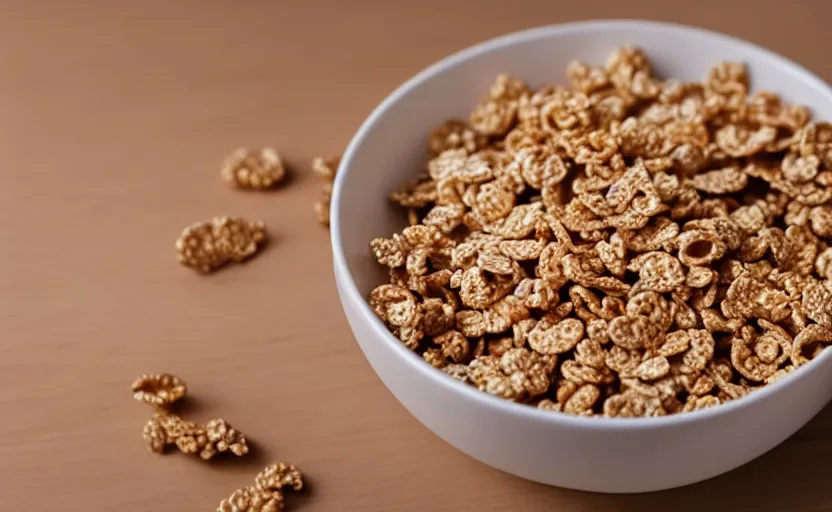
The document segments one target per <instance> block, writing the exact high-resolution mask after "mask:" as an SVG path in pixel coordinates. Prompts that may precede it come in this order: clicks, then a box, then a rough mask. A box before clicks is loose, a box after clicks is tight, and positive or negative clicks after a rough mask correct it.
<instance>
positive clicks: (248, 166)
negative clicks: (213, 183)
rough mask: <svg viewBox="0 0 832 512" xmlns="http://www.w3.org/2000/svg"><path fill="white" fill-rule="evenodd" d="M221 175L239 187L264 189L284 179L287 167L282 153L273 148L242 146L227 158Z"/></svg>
mask: <svg viewBox="0 0 832 512" xmlns="http://www.w3.org/2000/svg"><path fill="white" fill-rule="evenodd" d="M221 175H222V179H224V180H225V181H227V182H228V183H230V184H232V185H234V186H235V187H237V188H248V189H254V190H262V189H267V188H271V187H273V186H275V185H277V184H278V183H280V182H281V181H283V178H284V177H285V176H286V168H285V166H284V165H283V160H282V159H281V158H280V155H279V154H278V153H277V151H275V150H274V149H272V148H264V149H259V150H252V149H248V148H241V149H238V150H236V151H234V152H233V153H231V155H230V156H229V157H228V158H227V159H226V160H225V162H224V163H223V165H222V170H221Z"/></svg>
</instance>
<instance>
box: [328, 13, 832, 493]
mask: <svg viewBox="0 0 832 512" xmlns="http://www.w3.org/2000/svg"><path fill="white" fill-rule="evenodd" d="M622 44H635V45H637V46H639V47H641V48H643V49H644V50H645V51H646V52H647V54H648V56H649V58H650V59H651V61H652V63H653V65H654V69H655V70H656V72H657V74H658V75H659V76H663V77H667V78H670V77H673V78H679V79H683V80H695V81H698V80H701V79H702V78H703V77H704V75H705V73H706V72H707V70H708V69H709V68H710V67H711V66H713V65H714V64H715V63H717V62H719V61H722V60H736V61H743V62H745V63H747V64H748V66H749V70H750V74H751V81H752V86H753V87H754V88H755V89H767V90H771V91H774V92H776V93H780V94H782V95H784V96H785V97H786V98H787V99H788V100H790V101H795V102H799V103H802V104H805V105H808V106H810V107H811V108H812V109H813V110H814V112H813V113H814V115H815V116H816V118H819V119H832V90H830V88H829V87H828V86H827V85H826V84H825V83H824V82H822V81H821V80H820V79H818V78H817V77H815V76H814V75H812V74H811V73H809V72H808V71H807V70H805V69H803V68H801V67H800V66H798V65H796V64H794V63H792V62H790V61H788V60H786V59H785V58H783V57H780V56H778V55H775V54H774V53H771V52H769V51H767V50H764V49H762V48H760V47H757V46H754V45H752V44H750V43H747V42H744V41H740V40H738V39H734V38H732V37H728V36H725V35H720V34H716V33H713V32H708V31H705V30H700V29H696V28H688V27H683V26H678V25H669V24H662V23H652V22H643V21H597V22H582V23H571V24H566V25H555V26H550V27H543V28H539V29H533V30H529V31H524V32H520V33H516V34H511V35H508V36H504V37H500V38H498V39H494V40H492V41H488V42H486V43H483V44H480V45H477V46H474V47H472V48H469V49H467V50H464V51H462V52H460V53H457V54H455V55H453V56H451V57H448V58H446V59H444V60H442V61H441V62H439V63H438V64H435V65H433V66H431V67H430V68H428V69H427V70H425V71H423V72H421V73H419V74H418V75H416V76H415V77H414V78H412V79H411V80H409V81H408V82H407V83H405V84H404V85H403V86H401V87H400V88H399V89H397V90H396V91H395V92H394V93H393V94H391V95H390V96H389V97H388V98H387V99H385V100H384V101H383V102H382V103H381V105H379V106H378V108H376V110H375V111H374V112H373V113H372V114H371V115H370V117H369V118H368V119H367V120H366V121H365V122H364V124H363V125H362V126H361V129H360V130H359V131H358V133H357V134H356V135H355V138H354V139H353V140H352V142H351V143H350V145H349V147H348V149H347V151H346V153H345V155H344V158H343V160H342V163H341V167H340V171H339V174H338V178H337V180H336V182H335V192H334V197H333V201H332V250H333V256H334V265H335V277H336V281H337V284H338V291H339V293H340V295H341V302H342V303H343V307H344V311H345V312H346V316H347V319H348V320H349V324H350V326H351V328H352V331H353V333H354V334H355V337H356V339H357V340H358V343H359V345H360V346H361V349H362V350H363V351H364V354H365V356H366V357H367V360H368V361H369V362H370V364H371V365H372V367H373V369H374V370H375V371H376V373H377V374H378V376H379V377H380V378H381V380H382V381H383V382H384V384H385V385H386V386H387V387H388V389H390V391H391V392H392V393H393V394H394V395H395V396H396V398H397V399H398V400H399V401H400V402H401V403H402V405H404V406H405V407H406V408H407V410H408V411H410V412H411V413H412V414H413V415H414V416H415V417H416V418H417V419H418V420H419V421H420V422H422V423H423V424H424V425H425V426H426V427H427V428H429V429H430V430H431V431H433V432H434V433H435V434H436V435H438V436H439V437H441V438H442V439H444V440H445V441H447V442H448V443H450V444H451V445H453V446H455V447H456V448H458V449H459V450H461V451H463V452H465V453H467V454H468V455H470V456H472V457H474V458H476V459H478V460H480V461H482V462H484V463H486V464H488V465H490V466H493V467H495V468H498V469H501V470H503V471H506V472H509V473H512V474H515V475H518V476H520V477H523V478H527V479H530V480H535V481H538V482H542V483H546V484H551V485H557V486H561V487H569V488H573V489H581V490H588V491H599V492H619V493H620V492H645V491H655V490H660V489H666V488H671V487H677V486H681V485H685V484H690V483H693V482H697V481H700V480H704V479H707V478H710V477H713V476H716V475H718V474H720V473H723V472H725V471H729V470H731V469H733V468H736V467H737V466H740V465H742V464H745V463H746V462H748V461H750V460H752V459H754V458H756V457H758V456H760V455H762V454H763V453H765V452H766V451H768V450H770V449H771V448H773V447H775V446H776V445H778V444H779V443H781V442H782V441H784V440H785V439H786V438H788V437H789V436H790V435H792V434H793V433H794V432H795V431H797V430H798V429H799V428H800V427H801V426H803V425H804V424H805V423H806V422H808V421H809V420H810V419H811V418H812V417H813V416H814V415H815V414H817V413H818V412H819V411H820V410H821V409H822V408H823V407H824V405H825V404H826V403H827V402H829V400H830V398H832V350H826V351H824V353H823V354H822V355H821V356H819V357H818V358H817V359H816V360H815V361H813V362H812V363H811V364H808V365H806V366H804V367H802V368H800V369H799V370H798V371H796V372H793V374H792V375H790V376H788V377H787V378H785V379H783V380H781V381H780V382H778V383H776V384H774V385H772V386H769V387H767V388H765V389H762V390H760V391H757V392H755V393H753V394H751V395H750V396H749V397H746V398H743V399H741V400H737V401H733V402H730V403H728V404H726V405H722V406H719V407H716V408H712V409H706V410H702V411H697V412H692V413H683V414H678V415H672V416H667V417H661V418H639V419H604V418H584V417H574V416H569V415H565V414H556V413H551V412H546V411H540V410H537V409H535V408H533V407H529V406H526V405H519V404H515V403H512V402H509V401H506V400H502V399H499V398H495V397H492V396H490V395H487V394H486V393H483V392H480V391H478V390H476V389H474V388H471V387H468V386H466V385H464V384H461V383H459V382H457V381H455V380H453V379H452V378H450V377H448V376H446V375H444V374H443V373H441V372H439V371H437V370H435V369H433V368H431V367H430V366H428V365H427V364H425V363H424V362H423V361H422V360H421V358H419V357H418V356H417V355H415V354H414V353H412V352H411V351H409V350H408V349H407V348H405V347H404V346H403V345H402V344H401V343H400V342H399V341H398V340H396V339H395V338H394V337H393V336H392V335H391V334H390V333H389V332H388V331H387V329H386V328H385V326H384V325H383V324H382V323H381V322H380V321H379V320H378V319H377V318H376V317H375V316H374V315H373V313H372V311H371V310H370V308H369V307H368V306H367V303H366V301H365V297H366V296H367V294H368V293H369V291H370V290H371V289H372V288H373V287H374V286H376V285H378V284H380V283H381V282H382V281H383V279H384V278H385V273H384V272H383V271H382V270H381V269H380V268H379V267H378V265H377V264H376V263H375V262H374V260H373V258H372V256H371V254H370V251H369V249H368V243H369V241H370V240H371V239H372V238H373V237H376V236H390V235H391V234H392V233H393V232H396V231H398V230H400V229H401V228H402V227H403V226H404V221H403V219H402V216H401V215H400V214H398V213H394V210H393V209H392V207H391V206H389V204H388V202H387V199H386V198H387V195H388V193H389V192H391V191H392V190H393V189H394V188H396V187H397V186H398V185H400V184H402V183H403V182H405V181H406V180H408V179H409V178H411V177H413V176H414V175H415V174H416V172H417V171H419V169H420V168H421V167H422V166H423V165H424V163H425V141H426V134H427V133H429V131H430V130H431V129H432V128H433V127H435V126H436V125H438V124H439V123H441V122H442V121H444V120H445V119H447V118H449V117H466V116H467V114H468V112H469V111H470V110H471V108H472V107H473V105H474V103H475V102H476V100H477V99H478V98H480V97H481V96H482V95H483V94H484V92H485V91H486V90H487V87H488V86H489V85H490V84H491V83H492V81H493V80H494V77H495V76H496V75H497V74H498V73H500V72H509V73H512V74H514V75H516V76H518V77H521V78H523V79H525V80H527V81H528V82H529V83H530V84H531V85H533V86H537V85H541V84H544V83H552V82H561V81H563V77H564V69H565V67H566V64H567V63H568V62H569V61H570V60H572V59H576V58H577V59H581V60H583V61H586V62H590V63H595V64H601V63H603V62H604V59H605V57H606V56H607V55H608V54H609V53H610V51H611V50H612V49H614V48H615V47H617V46H620V45H622ZM782 470H783V471H786V469H785V468H783V469H782Z"/></svg>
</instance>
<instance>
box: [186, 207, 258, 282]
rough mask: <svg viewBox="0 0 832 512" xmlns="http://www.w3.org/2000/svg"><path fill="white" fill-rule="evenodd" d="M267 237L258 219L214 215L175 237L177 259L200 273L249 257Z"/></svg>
mask: <svg viewBox="0 0 832 512" xmlns="http://www.w3.org/2000/svg"><path fill="white" fill-rule="evenodd" d="M265 240H266V225H265V223H263V221H261V220H246V219H242V218H238V217H214V218H213V219H211V220H210V221H205V222H198V223H196V224H192V225H190V226H188V227H187V228H185V230H184V231H183V232H182V234H181V235H180V236H179V239H178V240H176V251H177V253H178V255H179V262H180V263H182V264H183V265H185V266H186V267H191V268H193V269H195V270H197V271H198V272H201V273H210V272H213V271H215V270H217V269H219V268H220V267H222V266H224V265H226V264H227V263H229V262H231V261H234V262H238V263H239V262H242V261H244V260H246V259H249V258H251V257H252V256H254V254H255V253H256V252H257V250H258V249H259V247H260V245H261V244H262V243H263V242H265Z"/></svg>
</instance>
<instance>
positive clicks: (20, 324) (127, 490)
mask: <svg viewBox="0 0 832 512" xmlns="http://www.w3.org/2000/svg"><path fill="white" fill-rule="evenodd" d="M235 5H236V6H235ZM830 16H832V4H829V3H826V4H824V3H822V2H819V1H813V0H806V1H802V2H801V1H796V2H795V1H793V2H791V4H789V3H788V2H781V1H775V0H757V1H742V2H725V1H710V0H708V1H699V2H685V3H681V2H671V1H668V0H665V1H648V0H629V1H626V2H620V1H613V0H607V1H601V0H581V1H580V2H542V1H539V0H513V1H510V2H506V1H504V0H503V1H497V0H495V1H483V0H480V1H478V2H470V1H465V0H459V1H452V2H446V1H441V0H430V1H428V0H421V1H419V2H403V1H396V0H391V1H388V2H384V1H381V0H378V1H370V0H366V1H358V0H356V1H351V2H347V1H335V0H332V1H329V2H326V1H312V0H303V1H293V2H292V1H272V2H265V1H263V2H254V1H251V2H236V3H232V2H224V1H183V0H180V1H176V2H172V1H162V0H153V1H151V0H146V1H143V2H135V1H134V2H128V1H115V0H112V1H104V0H102V1H86V0H76V1H73V2H59V1H54V2H45V1H40V2H38V1H32V2H26V1H23V0H20V1H11V0H7V1H4V2H0V173H2V183H3V184H2V186H0V247H2V256H0V509H2V510H4V511H5V510H9V511H12V510H25V511H35V510H43V511H47V510H49V511H51V510H61V511H64V510H73V511H74V510H83V511H110V510H113V511H115V510H119V511H130V512H134V511H135V512H138V511H151V510H152V511H168V510H170V511H208V510H214V509H215V508H216V506H217V504H218V502H219V501H220V499H221V498H223V497H225V496H226V495H228V494H229V493H230V492H232V491H233V490H234V489H236V488H237V487H240V486H242V485H246V484H248V483H249V482H251V481H252V480H253V477H254V474H255V473H256V472H257V471H258V470H259V469H260V468H261V467H263V466H265V465H266V464H267V463H269V462H270V461H274V460H288V461H291V462H294V463H296V464H298V465H299V466H301V467H302V468H303V469H304V470H305V472H306V473H307V475H308V482H309V492H308V493H306V494H305V495H304V496H303V497H301V498H298V499H292V500H291V501H290V503H289V505H290V508H291V509H292V510H298V511H306V512H318V511H362V512H364V511H366V512H382V511H384V512H387V511H391V512H407V511H424V510H431V511H433V510H436V511H450V510H458V511H474V510H476V511H506V510H523V511H536V510H547V511H548V510H557V511H561V512H571V511H612V510H616V511H618V510H620V511H626V512H643V511H651V510H657V511H699V510H714V511H717V510H729V509H730V510H754V511H758V512H768V511H772V512H773V511H777V512H786V511H800V512H820V511H829V510H832V491H830V490H829V488H828V487H826V486H827V485H828V483H829V475H831V474H832V434H831V433H830V431H832V408H827V409H826V410H825V411H824V412H823V413H821V415H820V416H819V417H818V418H816V419H815V420H814V421H813V422H811V423H810V424H809V425H808V426H807V427H806V428H804V429H803V430H801V431H800V432H799V433H798V434H797V435H795V436H794V437H793V438H792V439H791V440H790V441H788V442H787V443H785V444H784V445H783V446H781V447H779V448H777V449H775V450H774V451H772V452H771V453H769V454H767V455H765V456H764V457H762V458H760V459H759V460H757V461H755V462H753V463H751V464H749V465H747V466H745V467H743V468H741V469H738V470H736V471H733V472H731V473H729V474H727V475H724V476H722V477H719V478H716V479H713V480H711V481H708V482H705V483H701V484H698V485H694V486H690V487H687V488H682V489H678V490H674V491H668V492H662V493H657V494H649V495H638V496H605V495H592V494H586V493H579V492H573V491H567V490H562V489H555V488H549V487H545V486H542V485H537V484H533V483H530V482H526V481H523V480H520V479H518V478H515V477H512V476H509V475H506V474H503V473H501V472H498V471H496V470H493V469H490V468H488V467H486V466H484V465H481V464H479V463H477V462H475V461H473V460H471V459H469V458H468V457H466V456H464V455H462V454H460V453H459V452H457V451H456V450H455V449H453V448H452V447H450V446H448V445H446V444H445V443H443V442H442V441H440V440H439V439H438V438H436V437H435V436H434V435H433V434H431V433H430V432H428V431H427V430H426V429H425V428H423V427H422V426H421V425H420V424H418V423H417V421H416V420H415V419H413V418H412V417H411V416H410V415H409V414H408V413H407V412H406V411H405V410H404V409H403V408H402V407H401V406H400V405H399V404H398V403H397V402H396V400H395V399H394V398H393V397H392V396H391V395H390V394H389V393H388V392H387V391H386V390H385V388H384V386H383V385H382V384H381V382H380V381H379V380H378V379H377V378H376V377H375V375H374V374H373V372H372V370H371V369H370V367H369V365H368V364H367V363H366V362H365V360H364V358H363V356H362V354H361V352H360V350H359V349H358V346H357V344H356V343H355V342H354V340H353V338H352V335H351V333H350V331H349V329H348V327H347V323H346V322H345V320H344V317H343V315H342V313H341V309H340V305H339V302H338V298H337V295H336V291H335V286H334V282H333V277H332V270H331V261H330V250H329V238H328V232H327V231H326V230H325V229H322V228H321V227H320V226H318V225H317V223H316V220H315V217H314V213H313V211H312V203H313V202H314V201H315V200H316V199H317V198H318V194H319V187H320V185H319V182H318V180H317V178H316V177H315V176H313V175H311V174H310V172H309V168H308V162H309V160H310V159H311V158H312V157H314V156H317V155H325V154H330V153H337V152H339V151H341V149H342V148H343V147H344V146H345V145H346V143H347V142H348V141H349V139H350V137H351V135H352V134H353V133H354V131H355V130H356V128H357V127H358V126H359V124H360V123H361V121H362V120H363V119H364V117H365V116H366V115H367V114H368V113H369V112H370V110H371V109H372V108H373V107H374V106H375V105H376V104H377V103H378V102H379V101H380V100H381V99H382V98H384V96H385V95H387V94H388V93H389V92H390V91H392V90H393V89H394V88H395V87H396V86H397V85H399V84H400V83H401V82H402V81H404V80H405V79H407V78H408V77H409V76H411V75H412V74H414V73H415V72H417V71H419V70H420V69H422V68H423V67H425V66H427V65H428V64H430V63H432V62H434V61H436V60H438V59H440V58H441V57H443V56H445V55H447V54H448V53H451V52H453V51H456V50H458V49H461V48H463V47H466V46H468V45H470V44H473V43H476V42H478V41H481V40H483V39H486V38H489V37H492V36H496V35H499V34H502V33H505V32H510V31H514V30H517V29H522V28H526V27H531V26H535V25H543V24H549V23H555V22H563V21H570V20H577V19H586V18H604V17H629V18H649V19H661V20H670V21H676V22H682V23H689V24H695V25H700V26H704V27H708V28H712V29H716V30H721V31H725V32H729V33H732V34H734V35H737V36H740V37H743V38H747V39H749V40H751V41H754V42H757V43H761V44H764V45H766V46H768V47H770V48H772V49H774V50H775V51H778V52H780V53H782V54H784V55H786V56H788V57H790V58H793V59H795V60H797V61H799V62H801V63H802V64H804V65H805V66H807V67H808V68H810V69H812V70H813V71H815V72H817V73H818V74H819V75H820V76H822V77H824V78H826V79H832V60H831V59H830V58H829V48H830V47H832V32H830V30H829V28H828V19H829V17H830ZM397 48H398V49H397ZM690 51H696V49H695V48H691V49H690ZM243 145H250V146H261V145H274V146H276V147H278V148H279V149H280V151H281V152H282V153H283V155H284V156H285V158H286V160H287V161H288V163H289V165H290V166H291V167H292V171H293V177H292V180H291V182H290V183H289V184H288V186H286V187H284V188H282V189H280V190H277V191H275V192H272V193H263V194H257V193H239V192H234V191H231V190H229V189H228V188H227V187H226V186H224V184H223V183H222V182H221V181H220V179H219V176H218V168H219V164H220V162H221V161H222V159H223V158H224V157H225V156H226V154H227V153H228V152H230V151H231V150H232V149H234V148H236V147H238V146H243ZM221 214H233V215H242V216H248V217H260V218H263V219H264V220H265V221H266V223H267V225H268V226H269V228H270V230H271V233H272V234H273V243H271V245H270V246H269V248H268V249H267V250H266V251H265V252H264V253H263V254H262V255H261V256H260V257H259V258H257V259H256V260H254V261H252V262H251V263H250V264H249V265H245V266H239V267H235V268H229V269H227V270H225V271H222V272H220V273H217V274H215V275H213V276H210V277H200V276H198V275H196V274H194V273H193V272H191V271H189V270H187V269H185V268H182V267H181V266H179V265H178V264H177V262H176V258H175V252H174V248H173V242H174V240H175V239H176V237H177V236H178V234H179V232H180V230H181V229H182V228H183V227H184V226H186V225H187V224H189V223H191V222H193V221H196V220H200V219H203V218H208V217H211V216H213V215H221ZM160 371H168V372H172V373H175V374H177V375H180V376H181V377H183V378H184V379H185V380H186V381H187V383H188V384H189V387H190V396H191V400H190V405H189V406H188V408H187V410H186V414H188V417H190V418H192V419H195V420H200V421H205V420H207V419H209V418H211V417H223V418H225V419H227V420H228V421H230V422H231V423H232V424H233V425H235V426H237V427H239V428H240V429H241V430H242V431H244V432H245V433H246V434H248V435H249V436H250V438H251V439H252V440H253V444H254V446H255V448H256V449H255V452H254V453H253V454H252V455H251V456H250V457H247V458H241V459H234V460H223V461H217V462H216V463H211V464H206V463H202V462H200V461H199V460H194V459H192V458H188V457H186V456H183V455H180V454H178V453H174V454H170V455H166V456H158V455H154V454H151V453H148V452H147V451H146V449H145V446H144V442H143V441H142V439H141V430H142V425H143V424H144V422H145V421H146V419H147V418H148V417H149V416H150V412H151V411H150V410H149V408H148V407H146V406H144V405H142V404H139V403H137V402H135V401H134V400H133V399H132V398H131V396H130V393H129V385H130V382H131V381H132V380H133V378H134V377H136V376H137V375H139V374H141V373H143V372H160Z"/></svg>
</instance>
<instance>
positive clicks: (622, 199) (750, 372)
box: [321, 47, 832, 417]
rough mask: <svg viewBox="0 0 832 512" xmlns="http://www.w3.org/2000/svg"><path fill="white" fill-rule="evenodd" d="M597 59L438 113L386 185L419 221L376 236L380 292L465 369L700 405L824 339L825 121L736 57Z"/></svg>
mask: <svg viewBox="0 0 832 512" xmlns="http://www.w3.org/2000/svg"><path fill="white" fill-rule="evenodd" d="M598 64H602V63H596V65H591V64H587V63H582V62H572V63H570V64H569V66H568V67H567V70H566V76H567V78H568V80H569V83H570V84H571V86H572V89H568V88H565V87H563V86H555V85H552V86H544V87H542V88H540V89H538V90H532V89H531V88H529V86H528V85H527V84H525V83H524V82H523V81H522V80H520V79H518V78H515V77H512V76H510V75H506V74H503V75H500V76H498V77H497V79H496V81H495V83H494V84H493V85H492V86H491V87H490V88H489V90H488V92H487V94H484V95H483V97H482V98H481V99H480V101H479V102H478V103H477V105H476V106H475V107H474V109H473V111H472V112H471V114H470V116H469V118H468V120H467V121H461V120H450V121H447V122H446V123H444V124H442V125H441V126H440V127H438V128H437V129H436V130H435V131H433V132H432V133H431V135H430V137H429V151H428V155H429V159H428V161H427V162H426V164H425V171H424V172H423V173H421V174H419V175H417V176H414V180H413V181H411V182H409V183H407V184H405V185H404V186H403V187H401V188H400V189H399V190H397V191H396V192H394V193H393V194H392V195H391V197H390V199H391V200H392V201H393V202H394V203H396V204H398V205H400V206H402V207H403V208H405V209H406V212H407V214H408V219H409V223H410V226H409V227H407V228H405V229H404V230H403V231H402V232H401V233H397V234H393V235H392V236H391V237H389V238H377V239H374V240H373V241H372V242H370V248H371V251H372V254H373V255H374V256H375V258H376V260H377V261H378V262H379V264H380V265H382V266H384V267H386V270H387V271H388V272H389V276H390V281H389V283H386V284H382V285H380V286H378V287H377V288H376V289H374V290H373V291H372V292H371V293H370V294H369V303H370V305H371V307H372V309H373V311H374V312H375V313H376V315H378V317H379V318H380V319H381V320H382V321H384V323H385V324H386V325H387V327H388V328H389V329H390V331H391V333H392V334H393V335H394V336H395V337H397V338H398V339H399V340H401V342H402V343H403V344H404V345H406V346H407V347H409V348H410V349H412V350H413V351H415V352H416V353H418V354H419V355H420V356H421V357H422V358H423V359H424V360H425V361H426V362H427V363H428V364H430V365H432V366H434V367H435V368H437V369H440V371H443V372H445V373H446V374H448V375H450V376H452V377H454V378H455V379H456V380H459V381H461V382H463V383H465V384H468V385H471V386H474V387H477V388H478V389H480V390H481V391H484V392H486V393H489V394H492V395H495V396H498V397H500V398H504V399H508V400H513V401H517V402H521V403H525V404H529V405H532V406H536V407H538V408H539V409H542V410H546V411H555V412H559V413H568V414H577V415H585V416H608V417H644V416H663V415H666V414H675V413H680V412H689V411H694V410H698V409H703V408H706V407H712V406H718V405H719V404H722V403H725V402H727V401H729V400H734V399H738V398H741V397H743V396H745V395H747V394H749V393H751V392H753V391H754V390H756V389H759V388H761V387H763V386H765V385H768V384H770V383H771V382H775V381H776V380H778V379H780V378H783V377H784V376H787V375H788V374H789V373H791V372H792V371H793V370H794V369H795V368H797V367H799V366H801V365H803V364H807V363H809V362H810V361H811V360H812V359H813V358H815V357H817V355H818V354H819V353H821V352H822V351H823V350H825V349H826V348H827V347H828V346H830V345H832V248H830V245H832V206H830V205H831V204H832V124H829V123H818V122H810V116H809V111H808V109H806V108H805V107H800V106H793V105H788V104H787V103H786V102H785V101H783V100H781V99H780V98H779V97H777V96H776V95H774V94H772V93H768V92H757V93H753V94H752V93H750V92H749V88H750V84H749V74H748V72H747V70H746V69H745V66H744V65H742V64H740V63H731V62H726V63H720V64H717V65H716V66H714V67H713V69H711V71H710V72H709V73H708V74H707V76H705V77H704V79H703V81H702V83H683V82H681V81H678V80H672V79H671V80H660V79H659V78H657V77H656V76H654V74H653V70H652V67H651V65H650V62H649V59H648V57H647V55H646V54H645V53H644V52H642V51H641V50H639V49H638V48H633V47H622V48H619V49H617V50H616V51H615V52H613V54H612V55H611V56H610V57H609V59H608V60H607V61H606V63H603V64H604V65H598ZM322 174H323V175H324V176H331V174H332V173H330V172H322ZM323 208H324V206H321V209H322V210H323Z"/></svg>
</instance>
